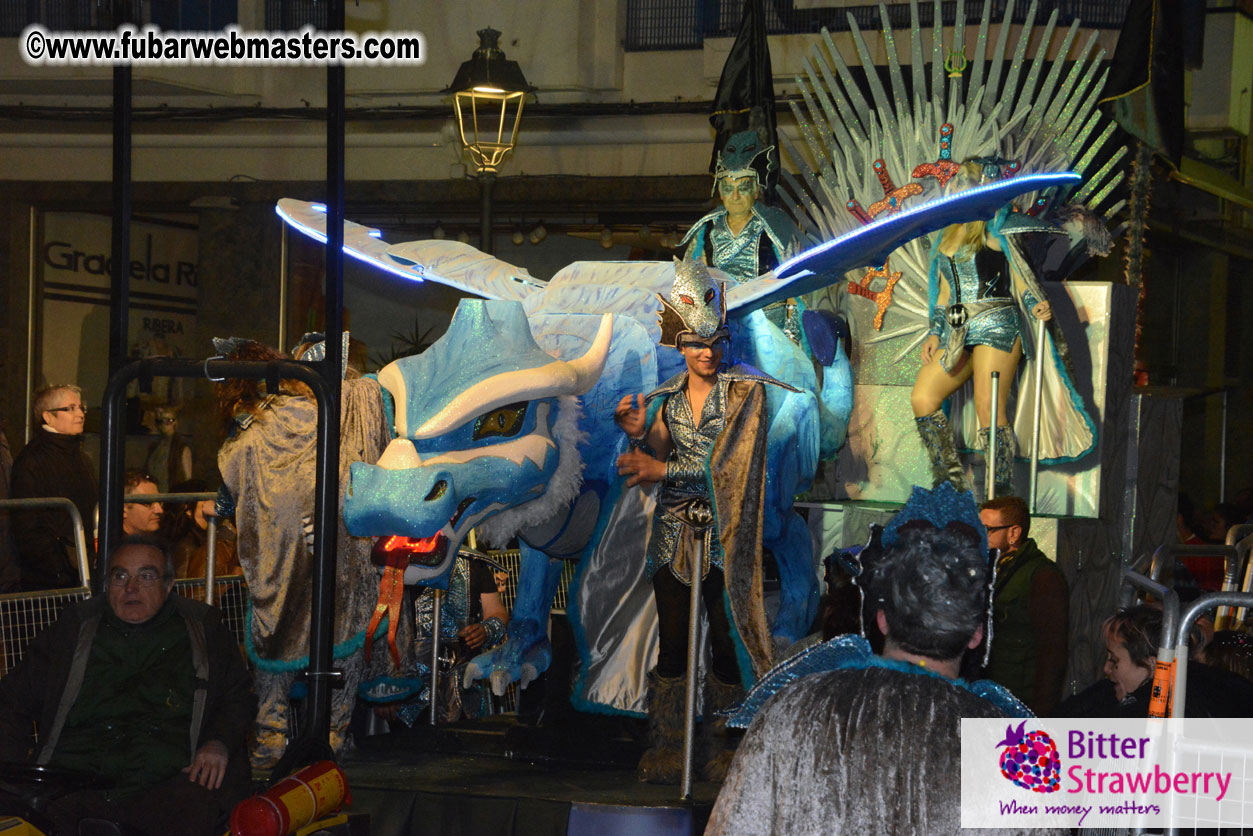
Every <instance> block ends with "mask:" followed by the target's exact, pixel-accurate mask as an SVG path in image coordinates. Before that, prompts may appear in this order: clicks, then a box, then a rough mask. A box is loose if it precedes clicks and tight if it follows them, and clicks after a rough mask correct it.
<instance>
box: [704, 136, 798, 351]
mask: <svg viewBox="0 0 1253 836" xmlns="http://www.w3.org/2000/svg"><path fill="white" fill-rule="evenodd" d="M774 152H775V147H774V146H773V145H763V144H762V142H761V139H760V138H759V137H758V135H757V132H756V131H741V132H740V133H737V134H735V135H734V136H732V137H731V138H730V139H729V140H727V143H726V146H725V147H724V148H723V149H722V150H721V151H718V152H717V153H716V155H715V157H716V159H717V165H716V167H715V169H714V190H715V192H716V193H717V195H718V197H719V199H721V201H722V206H720V207H719V208H717V209H715V210H713V211H712V212H710V213H709V214H707V215H705V216H704V217H703V218H701V219H700V220H699V221H697V222H696V223H694V224H693V225H692V228H691V229H689V230H688V231H687V234H686V235H685V236H684V237H683V241H682V244H683V245H684V246H686V247H687V250H686V251H685V255H686V257H687V258H693V259H700V260H702V261H704V262H705V263H706V264H708V265H710V266H712V267H716V268H718V269H719V270H721V271H723V272H724V273H726V274H727V275H728V276H730V277H731V278H732V279H734V280H735V281H736V282H747V281H751V280H752V279H755V278H757V277H758V276H760V275H762V274H763V273H769V272H770V271H771V270H773V269H774V268H775V267H776V266H778V264H779V262H781V261H783V260H784V259H786V258H788V257H789V256H792V255H794V254H795V253H796V246H797V245H796V225H795V224H793V223H792V219H791V218H789V217H788V216H787V215H786V214H785V213H784V212H783V211H782V210H781V209H776V208H775V207H773V206H767V205H766V204H765V203H763V202H762V201H761V198H762V197H763V195H764V192H765V188H766V186H765V184H766V183H767V182H768V173H769V172H770V170H771V168H772V167H773V166H775V162H774V159H773V157H772V156H771V155H772V154H773V153H774ZM797 304H798V303H797V302H796V300H789V301H786V302H783V301H780V302H774V303H772V304H770V305H767V306H766V308H765V311H766V318H767V319H769V320H770V321H771V322H773V323H774V324H775V325H777V326H778V327H779V328H780V329H782V331H783V332H784V333H785V334H787V335H788V336H789V337H791V338H792V340H793V341H796V342H799V341H800V313H801V311H800V309H799V308H798V307H797Z"/></svg>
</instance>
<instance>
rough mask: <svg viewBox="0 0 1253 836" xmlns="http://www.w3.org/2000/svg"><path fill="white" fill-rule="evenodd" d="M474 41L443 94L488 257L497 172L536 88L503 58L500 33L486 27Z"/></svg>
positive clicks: (514, 64)
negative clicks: (471, 180)
mask: <svg viewBox="0 0 1253 836" xmlns="http://www.w3.org/2000/svg"><path fill="white" fill-rule="evenodd" d="M478 35H479V48H478V49H476V50H474V55H472V56H471V57H470V60H469V61H466V62H465V63H464V64H462V65H461V69H459V70H457V77H456V78H454V79H453V82H452V84H451V85H449V86H448V89H447V90H445V91H444V92H446V93H452V94H453V107H454V108H455V110H456V113H457V128H458V130H459V131H460V134H461V144H462V145H463V146H464V151H465V153H466V155H467V156H469V158H470V162H471V163H473V164H474V169H475V172H476V175H477V177H478V181H479V195H480V200H481V204H480V214H479V224H480V226H479V231H480V235H479V248H480V249H482V250H483V252H485V253H491V252H492V249H493V248H492V187H493V186H494V185H495V183H496V172H497V171H499V170H500V166H501V165H502V164H504V161H505V157H506V156H507V155H508V154H509V152H510V151H512V150H513V149H514V147H515V146H516V145H517V144H518V126H519V124H520V123H521V121H522V106H523V104H524V103H525V102H526V99H527V97H530V98H531V99H532V100H533V99H534V90H535V88H534V87H532V86H531V85H529V84H527V83H526V78H525V76H523V75H522V69H521V68H520V67H519V66H518V62H517V61H509V60H507V59H506V58H505V53H504V52H502V51H501V49H500V45H499V41H500V33H499V32H497V31H496V30H495V29H492V28H491V27H488V28H487V29H480V30H479V32H478Z"/></svg>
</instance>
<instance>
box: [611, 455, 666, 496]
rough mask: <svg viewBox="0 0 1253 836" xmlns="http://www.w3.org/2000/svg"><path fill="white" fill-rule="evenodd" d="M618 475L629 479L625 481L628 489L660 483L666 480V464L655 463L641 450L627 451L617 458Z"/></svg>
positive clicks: (654, 460)
mask: <svg viewBox="0 0 1253 836" xmlns="http://www.w3.org/2000/svg"><path fill="white" fill-rule="evenodd" d="M618 475H619V476H630V477H631V478H630V479H627V487H628V488H633V487H635V486H636V485H640V484H643V483H645V482H648V483H652V482H660V481H661V480H662V479H665V478H666V463H665V462H660V461H657V460H656V459H654V458H653V457H652V456H650V455H648V454H647V453H645V452H644V451H643V450H628V451H627V452H625V453H623V454H622V455H621V456H618Z"/></svg>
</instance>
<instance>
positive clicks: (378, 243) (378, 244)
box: [274, 198, 425, 282]
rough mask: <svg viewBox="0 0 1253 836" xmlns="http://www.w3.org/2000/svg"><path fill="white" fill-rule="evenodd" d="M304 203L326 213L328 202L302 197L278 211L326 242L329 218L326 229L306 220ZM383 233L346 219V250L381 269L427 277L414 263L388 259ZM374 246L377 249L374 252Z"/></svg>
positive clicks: (414, 277) (281, 205)
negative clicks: (305, 200) (409, 265)
mask: <svg viewBox="0 0 1253 836" xmlns="http://www.w3.org/2000/svg"><path fill="white" fill-rule="evenodd" d="M302 207H309V208H310V209H312V210H313V211H314V212H318V213H321V214H322V215H325V213H326V205H325V204H322V203H303V202H301V201H295V200H290V199H288V198H284V199H283V200H280V201H279V202H278V205H276V206H275V207H274V211H275V212H277V213H278V216H279V217H280V218H282V219H283V222H284V223H286V224H287V225H288V226H290V227H292V228H293V229H295V230H297V231H298V232H300V233H302V234H304V235H307V236H309V237H310V238H312V239H314V240H315V241H320V242H322V243H323V244H325V243H326V232H325V227H326V222H325V221H323V223H322V229H319V228H317V227H315V226H311V225H310V224H308V223H305V222H304V221H301V220H299V219H298V218H297V217H296V215H295V212H297V211H299V209H300V208H302ZM382 238H383V233H381V232H379V231H378V230H377V229H371V228H370V227H366V226H362V225H361V224H356V223H353V222H352V221H344V252H345V253H347V254H348V255H350V256H352V257H353V258H355V259H357V260H358V261H363V262H365V263H366V264H369V265H371V266H373V267H378V268H379V269H380V270H386V271H387V272H389V273H391V274H393V275H396V276H400V277H401V278H404V279H408V280H409V281H411V282H420V281H423V279H424V278H425V277H424V276H423V274H422V272H421V270H420V269H418V268H417V267H414V268H412V269H406V268H404V267H401V266H400V265H397V264H389V263H388V262H387V261H386V260H385V253H386V250H387V244H386V243H384V242H383V241H382ZM371 250H375V251H374V252H371Z"/></svg>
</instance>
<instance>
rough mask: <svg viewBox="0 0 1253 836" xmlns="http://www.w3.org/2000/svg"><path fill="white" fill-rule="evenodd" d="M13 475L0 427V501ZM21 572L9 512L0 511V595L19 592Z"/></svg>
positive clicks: (10, 460) (2, 427) (7, 492)
mask: <svg viewBox="0 0 1253 836" xmlns="http://www.w3.org/2000/svg"><path fill="white" fill-rule="evenodd" d="M12 475H13V451H12V449H11V448H10V447H9V437H8V435H6V434H5V431H4V426H3V425H0V499H8V498H9V480H10V479H11V478H12ZM21 589H22V570H21V569H20V568H19V567H18V564H17V545H16V544H14V542H13V527H12V524H11V523H10V522H9V512H8V511H0V593H5V592H20V591H21Z"/></svg>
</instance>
